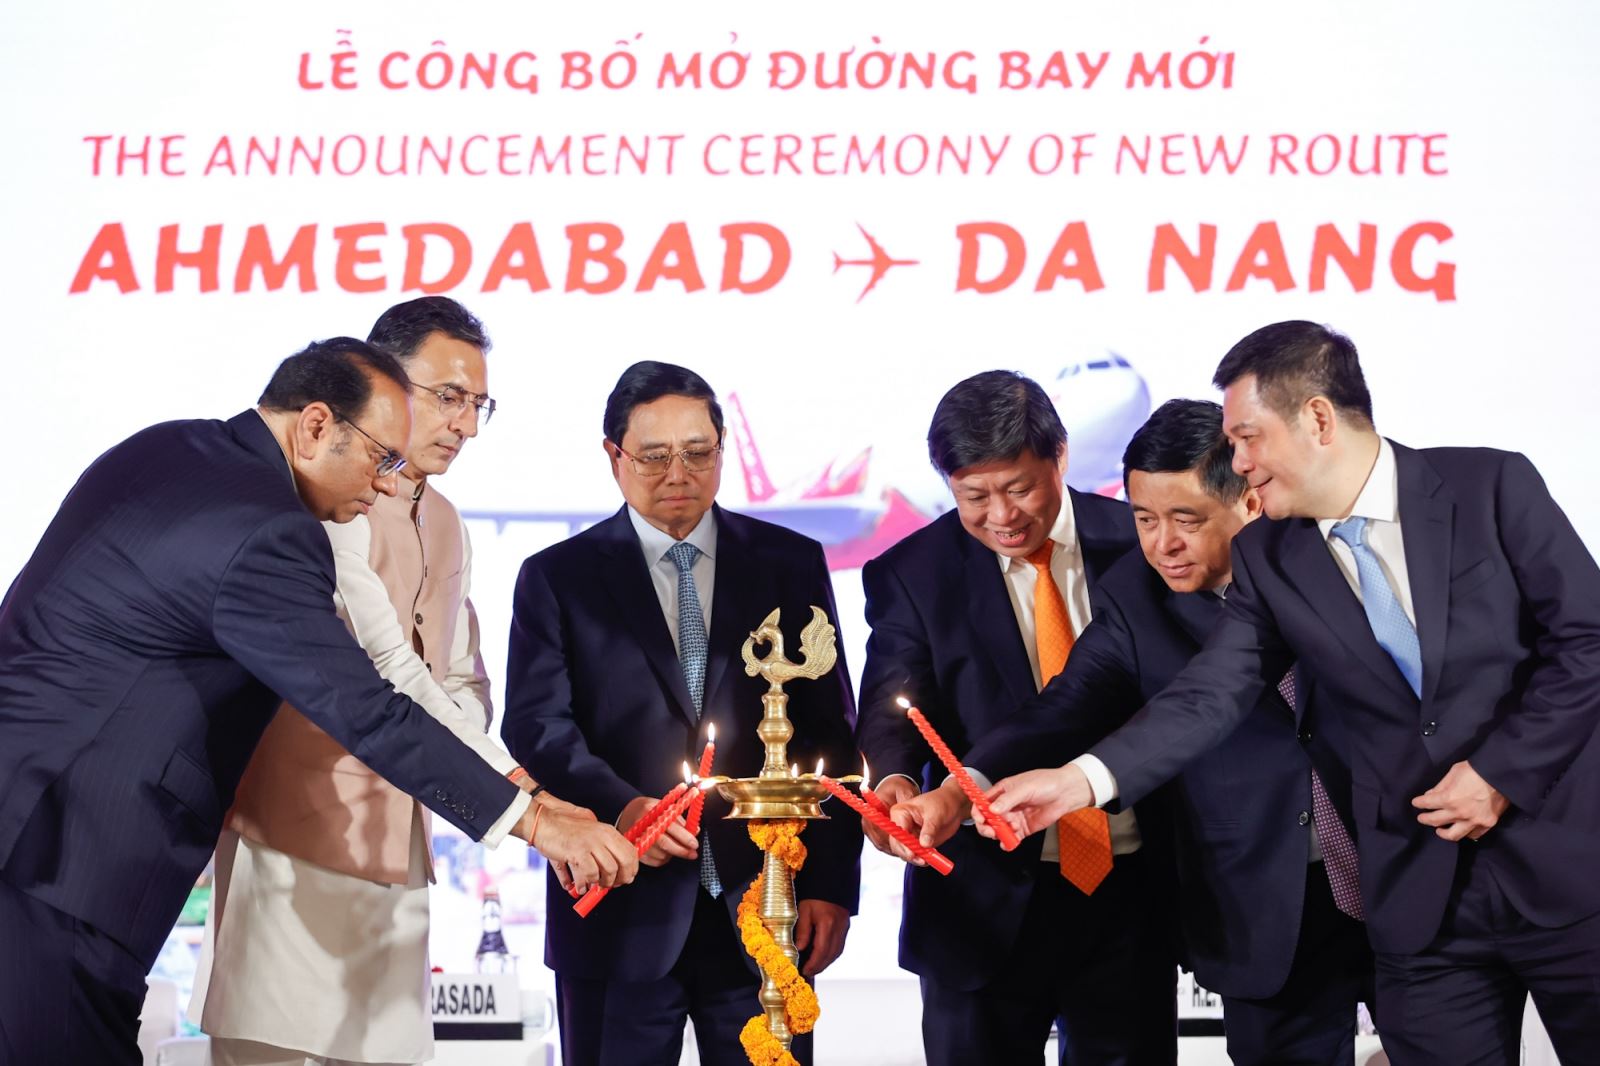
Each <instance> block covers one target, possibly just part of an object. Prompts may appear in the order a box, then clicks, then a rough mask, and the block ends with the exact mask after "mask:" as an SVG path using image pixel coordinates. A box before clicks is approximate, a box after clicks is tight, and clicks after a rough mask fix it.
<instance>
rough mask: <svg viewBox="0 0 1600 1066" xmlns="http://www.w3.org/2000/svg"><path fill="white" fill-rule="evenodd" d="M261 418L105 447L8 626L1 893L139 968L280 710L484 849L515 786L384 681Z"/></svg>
mask: <svg viewBox="0 0 1600 1066" xmlns="http://www.w3.org/2000/svg"><path fill="white" fill-rule="evenodd" d="M333 591H334V569H333V552H332V550H331V549H330V548H329V546H328V537H327V534H326V533H325V532H324V531H323V529H322V527H321V525H320V524H319V523H318V522H317V521H316V519H314V518H313V517H312V516H311V515H310V513H309V512H307V511H306V509H305V508H304V507H303V506H302V505H301V503H300V499H299V497H298V496H297V495H296V494H295V490H294V486H293V483H292V482H291V479H290V475H289V469H288V466H287V465H286V464H285V462H284V458H283V453H282V452H281V451H280V450H279V448H278V445H277V442H276V441H275V440H274V439H273V437H272V434H271V432H270V431H269V430H268V429H267V427H266V424H265V423H264V422H263V421H262V420H261V418H260V417H259V416H258V415H257V414H256V413H255V412H254V411H246V412H244V413H243V414H240V415H237V416H235V417H234V418H232V419H230V420H229V421H227V422H216V421H194V422H169V423H166V424H163V425H159V426H154V427H152V428H150V429H147V430H144V431H143V432H140V433H138V434H136V435H134V436H133V437H130V438H129V439H128V440H126V441H124V442H123V443H121V444H119V445H117V446H116V447H115V448H112V449H111V450H110V451H109V452H107V453H106V454H105V455H103V456H101V457H100V458H99V459H98V460H96V461H95V463H94V465H92V466H91V467H89V469H88V470H87V471H86V472H85V473H84V474H83V476H82V477H81V478H80V479H79V480H78V483H77V485H75V486H74V487H73V489H72V491H71V492H70V493H69V494H68V496H67V498H66V500H65V501H63V503H62V504H61V509H60V511H59V512H57V514H56V517H55V520H54V521H53V522H52V523H51V524H50V527H49V529H47V530H46V531H45V534H44V538H43V539H42V540H41V541H40V542H39V546H38V548H37V549H35V551H34V554H33V557H32V558H31V559H30V560H29V561H28V564H27V566H26V567H24V568H23V570H22V572H21V574H20V575H19V576H18V577H17V579H16V582H15V583H14V584H13V585H12V588H11V591H10V592H9V593H8V594H7V596H6V599H5V603H4V606H3V607H0V873H3V876H4V877H5V879H6V880H7V881H9V882H10V883H12V884H13V885H15V886H16V887H18V888H20V889H21V890H23V891H24V892H27V893H29V894H30V895H33V896H35V897H37V898H39V899H41V900H43V901H44V902H46V903H48V904H50V905H51V906H53V907H55V908H56V909H58V910H61V911H64V912H66V913H67V914H71V915H74V916H75V917H77V918H80V919H82V920H83V921H85V922H87V923H89V924H90V925H93V926H95V927H97V928H99V929H100V930H102V931H103V932H105V933H107V934H108V935H110V936H112V937H114V938H116V939H117V940H119V941H121V942H122V943H123V944H125V945H126V946H127V947H128V948H130V949H131V950H132V951H133V952H134V953H135V954H136V955H138V956H139V957H140V958H141V959H143V960H144V961H145V962H146V963H147V964H148V963H151V962H153V961H154V960H155V957H156V954H157V952H158V951H159V950H160V947H161V944H162V941H163V940H164V939H165V938H166V935H167V933H168V932H169V931H170V930H171V928H172V924H173V922H174V921H176V920H177V917H178V911H179V910H180V909H181V908H182V906H183V902H184V900H185V898H186V897H187V895H188V891H189V888H190V887H191V886H192V885H193V884H194V881H195V878H196V877H197V876H198V875H199V873H200V871H201V869H202V868H204V866H205V864H206V861H207V860H208V859H209V858H210V856H211V850H212V848H213V846H214V845H215V844H216V840H217V834H218V832H219V831H220V829H221V827H222V815H223V812H224V811H226V810H227V809H228V806H229V804H231V803H232V802H233V792H234V788H235V786H236V785H237V784H238V781H239V776H240V774H241V773H242V772H243V770H244V767H245V763H246V761H247V760H248V759H249V757H250V753H251V751H252V750H253V749H254V747H255V745H256V741H257V740H259V739H260V736H261V732H262V730H263V729H265V728H266V725H267V722H268V721H269V720H270V718H271V717H272V714H273V712H274V711H276V710H277V707H278V704H279V702H280V701H281V700H288V701H290V702H291V703H293V704H294V705H295V706H296V707H299V708H301V709H302V710H303V711H304V712H305V714H306V716H307V717H309V718H310V719H311V720H312V721H314V722H316V724H317V725H319V726H321V727H322V728H323V729H325V730H326V731H327V732H328V733H329V734H330V735H331V736H332V737H333V738H334V739H335V740H337V741H338V742H339V743H340V744H342V745H344V746H345V747H346V748H348V749H349V750H350V751H351V752H353V753H354V754H355V755H357V756H358V757H360V758H361V760H362V761H364V762H366V763H367V764H368V765H370V766H371V767H372V768H373V769H374V770H377V771H378V772H379V773H381V774H383V775H384V776H385V777H387V778H388V779H389V780H390V781H392V782H393V783H394V784H395V785H396V786H398V787H399V788H402V789H405V790H406V791H407V792H410V793H412V794H413V795H416V796H417V797H419V798H420V799H422V801H423V802H425V803H427V804H428V805H429V806H430V807H432V808H433V809H434V810H436V811H438V812H439V814H440V815H441V816H443V817H444V818H446V819H448V820H449V821H450V822H452V823H454V824H455V825H457V826H459V827H460V828H461V829H463V830H464V831H466V832H467V833H469V834H471V835H472V836H474V837H479V836H482V835H483V833H484V831H485V830H487V829H488V828H489V827H490V826H491V825H492V824H493V823H494V821H495V819H496V818H498V817H499V816H500V815H501V814H502V813H503V812H504V811H505V809H506V807H507V806H509V805H510V803H511V800H512V797H513V796H515V795H516V789H515V786H513V785H511V784H510V783H509V782H508V781H506V780H505V779H504V778H503V777H501V776H500V775H499V774H497V773H495V772H494V771H493V770H490V769H489V768H488V767H487V766H486V765H485V764H484V763H483V761H482V760H481V759H479V758H478V757H477V756H476V755H474V754H473V753H472V752H471V751H469V750H468V749H467V748H466V747H465V746H464V745H462V744H461V743H460V742H459V741H457V740H456V739H455V738H454V737H452V736H451V735H450V732H449V730H447V729H445V728H444V727H443V726H442V725H440V724H439V723H438V722H435V721H434V720H433V719H432V718H430V717H429V716H428V715H427V713H426V712H425V711H423V710H422V708H420V707H418V706H417V705H416V704H414V703H412V702H411V701H410V700H409V699H406V698H405V697H404V696H401V695H399V694H397V693H396V692H395V691H394V689H393V688H392V687H391V686H390V685H389V683H388V682H386V681H384V680H383V679H382V678H381V677H379V676H378V673H377V671H376V670H375V669H374V668H373V666H372V663H371V661H370V660H369V659H368V658H367V655H366V653H365V652H363V651H362V650H361V648H360V646H359V645H358V644H356V642H355V640H354V638H352V637H351V636H350V634H349V632H348V631H347V630H346V629H345V626H344V623H343V622H341V621H340V620H339V618H338V616H337V615H336V614H335V613H334V608H333Z"/></svg>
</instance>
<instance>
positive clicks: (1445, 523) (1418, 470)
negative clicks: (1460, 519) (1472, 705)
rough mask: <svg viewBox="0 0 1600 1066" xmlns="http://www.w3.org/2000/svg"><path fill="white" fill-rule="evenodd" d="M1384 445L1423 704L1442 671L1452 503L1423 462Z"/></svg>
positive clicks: (1409, 452)
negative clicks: (1395, 493) (1390, 454)
mask: <svg viewBox="0 0 1600 1066" xmlns="http://www.w3.org/2000/svg"><path fill="white" fill-rule="evenodd" d="M1389 443H1390V444H1391V445H1392V446H1393V448H1394V460H1395V473H1396V480H1397V481H1398V484H1399V500H1400V528H1401V531H1402V532H1401V539H1402V540H1404V541H1405V552H1406V574H1407V578H1408V580H1409V581H1410V584H1411V607H1412V610H1414V611H1415V612H1416V616H1417V642H1418V643H1419V644H1420V645H1421V646H1422V700H1423V702H1424V703H1427V702H1428V700H1429V699H1431V698H1432V696H1433V694H1434V692H1436V691H1437V690H1438V687H1439V671H1440V670H1441V669H1442V668H1443V666H1444V641H1445V618H1446V616H1447V615H1448V613H1449V611H1450V547H1451V541H1452V540H1453V539H1454V538H1453V537H1452V536H1451V531H1452V529H1453V520H1454V518H1455V504H1454V503H1453V502H1451V500H1450V498H1449V497H1448V496H1447V495H1445V494H1443V493H1441V492H1440V491H1439V489H1440V488H1441V487H1442V486H1443V484H1444V483H1443V482H1442V481H1440V480H1439V475H1438V474H1437V473H1435V472H1434V470H1433V468H1432V467H1430V466H1429V465H1428V462H1427V460H1426V459H1424V458H1423V457H1422V456H1421V455H1419V454H1418V453H1417V452H1415V451H1412V450H1411V449H1410V448H1406V447H1402V446H1401V445H1398V444H1395V443H1394V442H1393V441H1390V442H1389Z"/></svg>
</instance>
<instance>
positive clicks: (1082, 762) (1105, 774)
mask: <svg viewBox="0 0 1600 1066" xmlns="http://www.w3.org/2000/svg"><path fill="white" fill-rule="evenodd" d="M1067 765H1068V766H1076V767H1077V768H1078V769H1080V770H1082V771H1083V776H1084V777H1087V778H1088V779H1089V794H1090V796H1092V797H1093V799H1094V805H1095V806H1096V807H1104V806H1105V805H1106V804H1108V803H1110V802H1111V801H1112V800H1114V799H1116V798H1117V779H1116V778H1114V777H1112V776H1111V771H1110V770H1108V769H1106V764H1105V763H1103V762H1101V761H1100V759H1099V757H1098V756H1095V755H1089V754H1087V753H1086V754H1083V755H1080V756H1078V757H1077V758H1076V759H1073V760H1072V761H1071V762H1069V763H1067Z"/></svg>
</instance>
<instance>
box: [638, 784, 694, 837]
mask: <svg viewBox="0 0 1600 1066" xmlns="http://www.w3.org/2000/svg"><path fill="white" fill-rule="evenodd" d="M688 788H689V783H688V782H687V781H680V782H678V783H677V784H676V785H673V786H672V791H671V792H668V793H667V794H666V795H665V796H662V797H661V798H660V799H658V800H656V802H655V805H654V806H652V807H651V808H650V809H649V810H647V811H645V812H644V814H642V815H640V816H639V820H638V821H636V822H634V823H633V824H632V825H630V826H629V827H628V831H627V832H626V833H623V834H622V835H623V836H624V837H626V838H627V840H628V843H630V844H633V843H636V842H638V840H639V838H640V837H642V836H644V834H646V833H648V832H649V831H650V830H651V828H652V827H653V826H654V825H655V823H656V820H657V819H658V818H660V817H661V816H662V815H663V814H665V813H666V812H667V811H669V810H671V809H672V805H673V804H674V803H676V802H677V801H678V797H679V796H682V795H683V794H684V792H686V791H688Z"/></svg>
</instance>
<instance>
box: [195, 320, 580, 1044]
mask: <svg viewBox="0 0 1600 1066" xmlns="http://www.w3.org/2000/svg"><path fill="white" fill-rule="evenodd" d="M368 340H369V343H371V344H372V345H373V346H375V347H377V348H380V349H382V350H384V351H386V352H388V353H390V354H391V355H394V356H395V357H396V358H398V359H399V360H400V361H401V363H402V365H404V367H405V370H406V373H407V374H408V375H409V376H410V377H411V380H412V412H413V423H412V432H411V438H410V442H409V445H408V447H407V449H406V453H405V457H406V460H407V463H406V467H405V469H404V470H403V471H402V473H403V475H404V476H403V478H402V480H401V483H400V484H401V488H400V492H399V493H397V494H396V495H394V496H392V497H390V496H380V497H378V501H377V502H376V503H375V504H374V505H373V506H372V508H371V511H370V512H369V513H368V514H366V515H364V516H361V517H358V518H357V519H356V520H355V521H353V522H350V523H348V524H346V525H339V526H336V525H333V524H331V523H330V524H326V528H327V530H328V535H329V538H330V539H331V540H332V542H333V549H334V561H335V565H336V569H337V575H338V590H337V593H336V596H335V599H336V606H337V607H338V610H339V614H340V615H341V617H343V618H344V620H345V622H346V624H348V625H349V626H350V629H351V631H352V632H353V633H354V634H355V637H356V639H357V640H358V641H359V642H360V643H361V645H362V647H364V648H365V649H366V651H367V653H368V654H369V655H370V656H372V661H373V663H374V665H376V666H377V668H378V672H379V673H380V674H382V675H383V676H384V677H385V678H387V679H388V680H389V681H390V682H391V683H392V684H393V685H394V686H395V687H396V688H397V689H399V690H400V691H401V692H404V693H406V694H407V695H409V696H411V697H412V698H413V699H415V700H416V701H417V702H418V703H420V704H421V705H422V706H423V707H424V708H426V709H427V711H428V712H429V713H430V714H432V715H433V716H434V717H435V718H438V719H440V720H441V721H443V722H444V723H445V724H446V725H448V726H449V727H450V728H451V730H452V731H453V732H455V733H456V734H457V735H458V736H460V737H461V738H462V739H463V740H465V741H466V742H467V743H468V744H470V745H471V746H472V747H474V748H475V749H476V750H477V751H478V752H479V753H480V754H481V755H482V756H483V758H484V759H485V760H486V761H487V762H489V763H490V764H491V765H492V766H494V767H495V768H496V769H498V770H500V771H501V772H502V773H506V774H507V775H508V776H511V777H512V779H513V780H516V781H518V782H519V783H520V784H523V785H524V787H525V788H528V789H533V787H534V786H533V784H532V781H531V779H529V778H528V777H527V775H526V774H525V773H523V772H522V770H521V769H520V767H518V766H517V763H516V760H514V759H513V758H512V757H511V756H510V755H508V754H507V753H506V752H505V751H504V750H503V749H501V748H499V747H498V746H496V745H495V744H494V742H493V741H491V740H490V739H489V738H488V737H487V736H486V733H485V731H486V730H487V729H488V726H489V722H490V719H491V718H492V716H493V714H492V710H491V707H490V701H489V681H488V678H487V677H486V676H485V675H484V668H483V660H482V657H481V656H480V655H479V654H478V627H477V619H476V617H475V616H474V614H473V610H472V604H471V602H470V601H469V600H468V590H469V580H470V575H471V569H472V560H471V547H470V545H469V543H468V540H467V534H466V530H465V527H464V526H463V525H462V522H461V518H460V516H459V515H457V513H456V510H455V508H454V507H453V506H452V505H451V504H450V502H449V501H448V500H446V499H445V498H444V497H443V496H441V495H440V494H439V493H438V492H437V491H436V490H435V489H434V488H433V487H432V486H431V484H430V483H429V480H428V479H429V476H430V475H434V474H442V473H444V472H445V471H446V470H447V469H448V468H449V466H450V464H451V462H452V461H454V459H455V457H456V455H457V454H459V452H460V449H461V447H462V445H464V444H465V443H466V441H467V439H468V438H470V437H473V436H476V435H477V433H478V430H479V428H480V427H481V426H482V425H483V423H485V422H487V421H488V420H489V417H490V416H491V415H492V414H493V412H494V401H493V400H491V399H489V397H488V396H487V395H486V391H487V388H488V385H487V370H486V367H485V364H484V355H483V353H484V350H485V349H486V348H488V346H489V342H488V339H487V337H486V336H485V335H484V332H483V326H482V324H481V323H480V322H479V321H478V320H477V319H476V318H475V317H473V316H472V315H471V314H470V313H469V312H468V311H467V310H466V309H465V308H463V307H462V306H461V305H460V304H457V303H456V302H455V301H453V300H450V299H448V298H446V297H442V296H431V297H424V298H422V299H418V300H411V301H409V302H407V303H403V304H399V305H397V306H395V307H392V308H390V309H389V310H388V311H387V312H385V313H384V314H383V316H382V317H381V318H379V319H378V322H377V324H376V325H375V326H374V327H373V331H372V335H371V337H370V338H369V339H368ZM535 802H536V803H555V804H559V801H556V800H553V799H552V797H550V796H549V794H548V793H545V792H543V791H535ZM560 806H561V807H562V808H563V809H564V810H566V811H568V812H571V811H573V810H576V808H571V807H570V806H568V805H565V804H560ZM430 837H431V834H430V828H429V815H428V812H427V811H426V810H424V809H423V807H422V806H421V805H420V804H418V803H417V802H416V801H415V800H414V799H412V798H411V797H410V796H408V795H406V794H405V793H404V792H401V791H400V790H399V789H397V788H395V787H394V786H392V785H390V784H389V783H388V782H387V781H385V780H384V779H383V778H381V777H379V776H378V775H377V774H375V773H373V772H372V771H371V770H369V769H368V768H367V767H366V766H365V765H364V764H362V763H361V762H360V761H359V760H357V759H356V757H355V756H353V755H351V754H350V753H349V752H347V751H346V750H345V749H343V748H342V747H340V746H339V745H338V744H337V743H336V742H335V741H334V740H333V739H332V738H331V737H329V736H328V735H327V734H326V733H324V732H323V731H322V730H321V729H319V728H317V727H316V726H315V725H312V724H311V722H310V721H309V720H308V719H306V718H305V717H304V716H303V715H302V714H300V713H299V712H298V711H296V710H295V709H294V708H293V707H290V706H289V705H287V704H285V705H284V706H283V707H282V708H281V709H280V710H279V712H278V714H277V716H276V717H275V718H274V719H273V722H272V724H271V725H270V726H269V727H268V729H267V732H266V734H265V735H264V736H263V737H262V740H261V745H260V747H258V748H257V749H256V753H255V756H254V758H253V759H252V761H251V763H250V766H249V769H248V770H247V771H246V772H245V776H244V779H243V780H242V781H241V782H240V784H239V792H238V797H237V799H236V801H235V803H234V807H233V810H232V811H231V812H230V814H229V817H228V821H227V830H226V831H225V832H224V833H223V836H222V840H221V842H220V843H219V845H218V849H217V875H216V890H215V895H214V897H213V900H214V902H213V906H212V913H211V920H210V921H209V922H208V924H207V927H206V941H205V947H204V949H203V951H202V957H201V963H200V970H201V972H200V975H199V977H198V979H197V981H196V985H195V994H194V998H193V1000H192V1001H191V1004H190V1007H189V1015H190V1018H191V1020H193V1021H195V1022H196V1023H197V1024H199V1025H200V1026H201V1028H203V1029H204V1030H205V1031H206V1032H207V1033H209V1034H210V1035H211V1038H212V1061H213V1063H214V1064H215V1066H245V1064H249V1066H267V1064H272V1066H277V1064H291V1063H292V1064H294V1066H302V1064H306V1063H318V1064H322V1063H344V1062H358V1063H415V1062H421V1061H423V1060H425V1059H429V1058H431V1057H432V1056H433V1038H432V1025H431V1022H430V1018H429V1012H428V1002H427V990H428V960H427V944H428V883H429V882H430V881H431V880H432V879H433V863H432V855H431V852H430V848H429V840H430ZM562 872H563V874H565V871H562Z"/></svg>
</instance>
